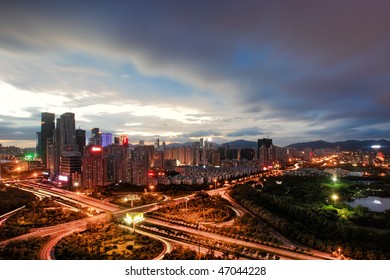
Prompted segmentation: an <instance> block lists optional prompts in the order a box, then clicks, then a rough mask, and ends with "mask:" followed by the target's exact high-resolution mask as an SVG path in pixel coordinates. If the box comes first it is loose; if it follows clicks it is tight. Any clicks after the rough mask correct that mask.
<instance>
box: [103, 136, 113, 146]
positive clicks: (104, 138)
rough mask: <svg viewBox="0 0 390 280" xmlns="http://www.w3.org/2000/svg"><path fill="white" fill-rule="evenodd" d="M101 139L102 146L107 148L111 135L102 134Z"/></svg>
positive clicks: (110, 142) (110, 141)
mask: <svg viewBox="0 0 390 280" xmlns="http://www.w3.org/2000/svg"><path fill="white" fill-rule="evenodd" d="M101 139H102V146H103V147H107V146H109V145H111V144H112V134H111V133H102V134H101Z"/></svg>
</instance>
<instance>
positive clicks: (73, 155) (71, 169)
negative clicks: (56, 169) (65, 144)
mask: <svg viewBox="0 0 390 280" xmlns="http://www.w3.org/2000/svg"><path fill="white" fill-rule="evenodd" d="M60 171H61V175H65V176H67V177H68V178H70V177H71V176H72V174H73V173H80V172H81V153H80V152H79V151H73V152H68V151H64V152H62V155H61V161H60Z"/></svg>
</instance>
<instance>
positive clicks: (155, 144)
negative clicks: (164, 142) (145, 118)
mask: <svg viewBox="0 0 390 280" xmlns="http://www.w3.org/2000/svg"><path fill="white" fill-rule="evenodd" d="M154 149H155V150H158V149H160V138H156V140H155V141H154Z"/></svg>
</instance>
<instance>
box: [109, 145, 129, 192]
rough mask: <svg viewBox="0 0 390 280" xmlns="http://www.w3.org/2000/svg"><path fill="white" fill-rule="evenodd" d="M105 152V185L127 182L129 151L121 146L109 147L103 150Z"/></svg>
mask: <svg viewBox="0 0 390 280" xmlns="http://www.w3.org/2000/svg"><path fill="white" fill-rule="evenodd" d="M103 152H104V160H105V164H104V169H105V170H104V175H105V179H104V183H105V184H108V183H118V182H120V181H122V182H127V168H128V159H129V150H128V148H127V147H125V146H121V145H112V144H111V145H109V146H106V147H104V148H103Z"/></svg>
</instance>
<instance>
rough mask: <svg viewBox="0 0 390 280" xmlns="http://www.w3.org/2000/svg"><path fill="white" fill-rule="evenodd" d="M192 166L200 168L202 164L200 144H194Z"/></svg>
mask: <svg viewBox="0 0 390 280" xmlns="http://www.w3.org/2000/svg"><path fill="white" fill-rule="evenodd" d="M192 153H193V154H192V165H195V166H198V165H199V164H200V142H194V143H193V144H192Z"/></svg>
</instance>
